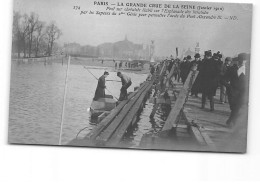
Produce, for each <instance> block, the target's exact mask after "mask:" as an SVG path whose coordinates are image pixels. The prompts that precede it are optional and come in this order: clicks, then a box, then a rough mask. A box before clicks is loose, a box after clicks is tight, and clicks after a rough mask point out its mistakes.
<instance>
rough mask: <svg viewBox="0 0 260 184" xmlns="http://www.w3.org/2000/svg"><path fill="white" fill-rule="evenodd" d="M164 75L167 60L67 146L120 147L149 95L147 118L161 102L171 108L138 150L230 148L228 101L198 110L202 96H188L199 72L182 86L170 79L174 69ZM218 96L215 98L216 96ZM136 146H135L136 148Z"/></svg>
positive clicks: (191, 74) (221, 149)
mask: <svg viewBox="0 0 260 184" xmlns="http://www.w3.org/2000/svg"><path fill="white" fill-rule="evenodd" d="M174 67H175V66H173V67H172V69H171V71H170V72H169V73H168V74H167V75H166V70H167V69H166V68H167V67H166V63H165V62H162V63H161V64H160V65H159V70H157V71H156V72H155V73H154V75H152V76H149V77H148V78H147V80H146V81H145V82H143V83H142V84H140V87H138V89H136V91H135V92H133V93H131V94H130V95H129V96H128V99H127V100H124V101H122V102H121V103H119V105H118V106H117V107H116V108H114V109H113V110H112V111H111V112H110V113H109V114H106V116H101V117H100V122H99V123H98V124H97V126H96V127H94V129H93V130H92V131H91V132H89V133H88V134H87V135H85V137H84V138H83V139H74V140H72V141H71V142H69V144H68V145H72V146H90V147H113V148H114V147H118V148H119V147H122V144H121V140H122V138H123V137H124V135H125V133H126V132H127V130H128V129H129V128H130V127H131V126H133V125H134V124H136V123H137V115H138V112H140V111H141V110H142V109H143V107H144V104H145V103H146V101H147V100H148V98H149V99H150V100H152V101H154V108H153V110H152V112H151V115H150V117H152V116H154V114H155V112H156V111H157V110H158V108H160V106H161V105H164V104H168V106H169V108H171V111H170V113H169V115H168V118H167V120H166V121H165V123H164V126H163V128H162V129H161V131H159V132H158V133H156V134H147V135H146V134H145V135H143V137H142V140H141V142H140V145H139V146H138V147H137V148H140V149H164V150H192V151H223V152H225V151H229V149H228V147H229V146H228V145H226V144H225V140H226V139H228V138H229V137H231V136H232V133H233V132H232V130H231V129H229V128H227V127H226V125H225V122H226V120H227V119H228V117H229V114H230V110H229V105H228V104H220V103H216V104H215V111H213V112H210V110H209V107H208V110H207V108H206V109H201V108H200V106H201V98H200V97H192V96H189V93H190V90H191V87H192V85H193V83H194V81H195V79H196V77H197V75H198V71H197V70H196V69H194V70H192V71H191V72H190V73H189V75H188V77H187V80H186V82H185V84H184V85H182V84H181V83H178V82H177V81H173V80H172V76H173V73H174V69H175V68H174ZM216 98H217V97H216ZM135 148H136V147H135Z"/></svg>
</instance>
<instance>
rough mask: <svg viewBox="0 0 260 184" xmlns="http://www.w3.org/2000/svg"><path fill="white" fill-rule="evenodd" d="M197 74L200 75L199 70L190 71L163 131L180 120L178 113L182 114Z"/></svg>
mask: <svg viewBox="0 0 260 184" xmlns="http://www.w3.org/2000/svg"><path fill="white" fill-rule="evenodd" d="M197 75H198V71H191V72H190V73H189V75H188V77H187V80H186V82H185V84H184V86H183V88H182V90H181V92H180V94H179V96H178V99H177V100H176V103H175V105H174V107H173V109H172V110H171V112H170V114H169V116H168V118H167V120H166V122H165V124H164V126H163V129H162V130H163V131H165V130H170V129H172V128H173V124H175V123H176V121H177V120H178V115H179V114H180V112H181V110H182V108H183V106H184V104H185V101H186V98H187V95H188V93H189V88H191V86H190V85H192V84H193V83H194V81H195V79H196V77H197ZM192 76H193V77H192ZM191 79H193V81H191Z"/></svg>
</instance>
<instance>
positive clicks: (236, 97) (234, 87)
mask: <svg viewBox="0 0 260 184" xmlns="http://www.w3.org/2000/svg"><path fill="white" fill-rule="evenodd" d="M246 62H247V59H246V56H245V54H244V53H243V54H239V55H238V65H233V66H232V67H230V68H229V69H228V70H227V72H226V74H225V86H226V88H227V94H228V101H229V105H230V109H231V113H230V116H229V119H228V120H227V122H226V123H227V125H228V126H230V127H232V126H233V125H234V124H235V122H236V118H237V117H238V113H239V110H240V108H241V107H242V106H243V105H246V104H247V101H248V99H247V98H248V96H247V88H248V87H247V76H248V74H247V71H246V66H245V64H246Z"/></svg>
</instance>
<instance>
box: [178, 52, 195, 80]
mask: <svg viewBox="0 0 260 184" xmlns="http://www.w3.org/2000/svg"><path fill="white" fill-rule="evenodd" d="M185 59H186V60H185ZM191 67H192V64H191V56H190V55H188V56H187V57H186V58H184V62H182V63H181V64H180V70H181V73H180V76H181V80H182V83H183V84H184V83H185V81H186V79H187V77H188V75H189V73H190V70H191Z"/></svg>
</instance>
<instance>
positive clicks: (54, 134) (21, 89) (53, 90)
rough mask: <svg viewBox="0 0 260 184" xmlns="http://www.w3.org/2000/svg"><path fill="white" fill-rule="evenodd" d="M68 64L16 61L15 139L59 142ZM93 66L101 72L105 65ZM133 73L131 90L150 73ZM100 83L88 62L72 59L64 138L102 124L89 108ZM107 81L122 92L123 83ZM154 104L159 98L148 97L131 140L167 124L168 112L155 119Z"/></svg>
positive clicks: (112, 76)
mask: <svg viewBox="0 0 260 184" xmlns="http://www.w3.org/2000/svg"><path fill="white" fill-rule="evenodd" d="M66 69H67V65H61V63H52V64H47V65H44V64H43V63H20V64H19V63H17V62H13V63H12V70H11V90H10V112H9V134H8V137H9V142H10V143H18V144H19V143H21V144H48V145H57V144H58V143H59V133H60V125H61V114H62V104H63V95H64V86H65V76H66ZM90 71H91V72H92V73H93V74H94V75H95V76H96V77H100V76H101V75H102V74H103V73H104V71H105V69H104V68H98V69H90ZM108 71H109V72H110V75H109V77H108V78H107V79H110V80H119V78H118V77H117V76H116V73H115V72H113V70H109V69H108ZM127 75H128V76H130V77H131V78H132V82H133V84H132V86H130V88H129V90H128V91H133V89H134V87H135V86H139V84H140V83H141V82H143V81H144V80H145V79H146V77H147V75H146V74H134V73H127ZM96 86H97V80H96V79H95V78H94V77H93V76H92V75H91V74H90V73H89V72H88V71H87V70H86V69H84V68H83V66H82V65H70V69H69V78H68V83H67V97H66V106H65V116H64V124H63V133H62V144H67V143H68V142H69V141H71V140H72V139H74V138H75V137H76V135H77V133H78V132H79V130H81V129H83V128H85V129H84V131H82V132H81V133H80V135H79V137H84V136H85V135H86V134H87V133H88V132H89V131H91V130H92V129H93V127H95V126H96V124H97V122H95V121H92V120H91V119H90V115H89V112H88V108H89V107H90V104H91V102H92V98H93V96H94V92H95V89H96ZM106 86H107V88H108V89H109V91H111V93H112V95H114V96H115V97H118V96H119V93H120V88H121V83H119V82H107V83H106ZM106 93H107V94H110V93H108V92H106ZM152 107H153V104H151V103H149V102H147V103H146V107H145V108H144V110H143V111H142V112H141V114H140V116H139V117H138V123H137V125H136V126H135V127H134V128H133V129H132V131H131V133H129V135H127V136H125V138H124V141H125V142H126V143H127V144H129V146H136V145H138V144H139V142H140V139H141V137H142V135H143V134H144V133H147V132H156V131H157V130H159V129H160V128H161V126H162V121H163V118H162V117H163V112H161V114H160V112H159V113H158V114H156V115H155V117H154V119H150V117H149V115H150V113H151V110H152Z"/></svg>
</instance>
